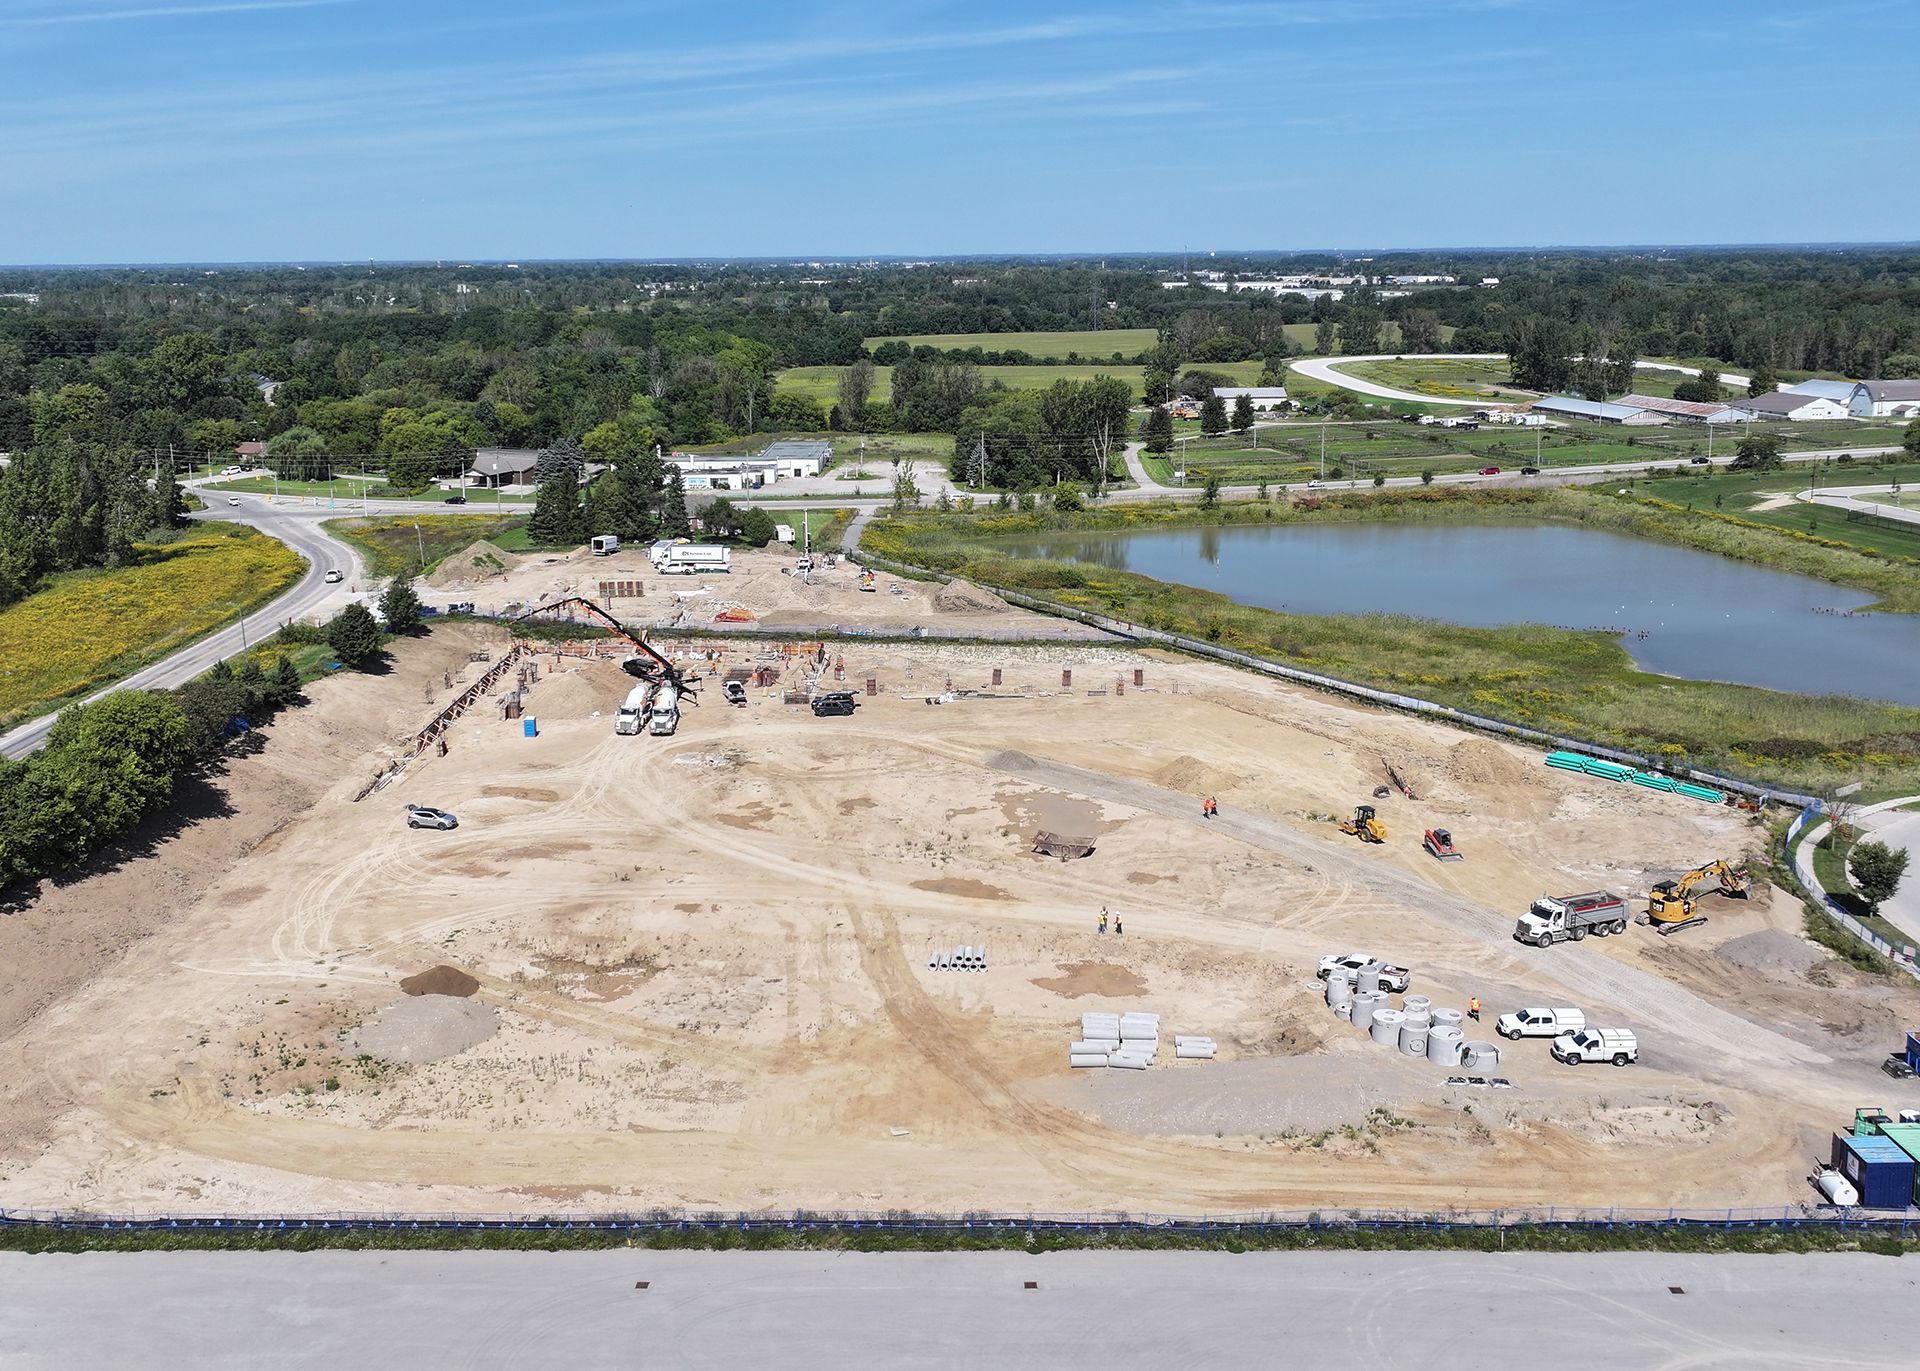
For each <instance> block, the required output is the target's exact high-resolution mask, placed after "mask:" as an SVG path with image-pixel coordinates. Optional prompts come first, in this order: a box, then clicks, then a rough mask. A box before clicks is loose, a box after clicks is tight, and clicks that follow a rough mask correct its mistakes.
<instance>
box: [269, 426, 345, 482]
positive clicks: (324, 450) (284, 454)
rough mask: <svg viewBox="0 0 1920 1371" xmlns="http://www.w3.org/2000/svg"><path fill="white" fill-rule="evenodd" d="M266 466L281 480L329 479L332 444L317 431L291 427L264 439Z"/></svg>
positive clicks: (331, 468)
mask: <svg viewBox="0 0 1920 1371" xmlns="http://www.w3.org/2000/svg"><path fill="white" fill-rule="evenodd" d="M267 463H268V465H269V466H271V467H272V468H273V469H274V470H275V471H277V472H278V473H280V477H281V479H283V480H289V481H325V480H329V479H331V477H332V476H333V457H332V445H331V444H329V443H328V442H327V440H326V438H325V437H323V436H322V435H321V433H320V431H319V430H318V429H314V428H309V427H307V426H306V425H305V424H295V425H294V426H293V427H292V428H289V429H287V430H285V431H284V432H281V433H276V434H275V435H274V436H273V437H271V438H269V439H268V440H267Z"/></svg>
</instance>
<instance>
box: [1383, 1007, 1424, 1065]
mask: <svg viewBox="0 0 1920 1371" xmlns="http://www.w3.org/2000/svg"><path fill="white" fill-rule="evenodd" d="M1376 1017H1377V1016H1376ZM1400 1050H1401V1051H1402V1052H1404V1053H1406V1054H1407V1055H1408V1056H1409V1057H1424V1056H1426V1055H1427V1026H1426V1025H1425V1024H1423V1023H1415V1022H1414V1021H1413V1020H1412V1019H1406V1020H1403V1021H1402V1022H1401V1024H1400Z"/></svg>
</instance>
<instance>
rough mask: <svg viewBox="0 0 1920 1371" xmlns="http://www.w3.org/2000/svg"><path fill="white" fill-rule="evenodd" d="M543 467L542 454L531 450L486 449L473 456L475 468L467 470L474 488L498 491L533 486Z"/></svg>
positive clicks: (516, 448) (515, 448) (468, 477)
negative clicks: (535, 475) (537, 471)
mask: <svg viewBox="0 0 1920 1371" xmlns="http://www.w3.org/2000/svg"><path fill="white" fill-rule="evenodd" d="M539 464H540V454H539V453H537V452H534V451H531V450H530V449H527V448H520V447H483V448H481V449H479V450H478V451H477V452H475V453H474V454H473V464H472V465H471V466H469V467H468V468H467V481H468V483H469V484H470V485H476V486H486V487H490V488H495V489H497V488H499V487H502V486H530V485H532V484H533V469H534V468H535V467H536V466H538V465H539Z"/></svg>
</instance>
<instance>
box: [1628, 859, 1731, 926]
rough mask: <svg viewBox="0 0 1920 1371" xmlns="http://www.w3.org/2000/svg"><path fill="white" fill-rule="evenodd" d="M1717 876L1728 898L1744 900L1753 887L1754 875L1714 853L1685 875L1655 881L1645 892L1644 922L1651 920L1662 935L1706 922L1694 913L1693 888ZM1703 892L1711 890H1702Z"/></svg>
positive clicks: (1721, 889) (1703, 894)
mask: <svg viewBox="0 0 1920 1371" xmlns="http://www.w3.org/2000/svg"><path fill="white" fill-rule="evenodd" d="M1715 877H1718V878H1719V881H1720V884H1719V886H1718V887H1717V889H1718V892H1719V893H1720V894H1722V895H1725V896H1728V897H1729V898H1731V899H1736V900H1744V899H1746V898H1747V893H1748V892H1749V891H1750V890H1751V889H1752V888H1753V879H1752V877H1750V876H1749V875H1748V874H1747V869H1746V868H1745V867H1739V866H1734V865H1732V864H1731V863H1729V862H1727V861H1725V860H1724V859H1722V858H1718V857H1716V858H1715V859H1714V860H1712V861H1710V862H1706V863H1704V864H1702V865H1700V866H1697V867H1695V868H1694V869H1693V870H1692V871H1689V872H1688V873H1687V874H1686V875H1684V876H1676V877H1675V878H1674V879H1672V880H1670V881H1660V882H1657V883H1656V884H1655V885H1654V887H1653V889H1652V890H1650V891H1649V892H1647V922H1648V923H1650V924H1652V925H1653V926H1654V927H1655V928H1656V929H1658V930H1659V931H1660V933H1661V934H1662V935H1663V936H1664V935H1666V934H1670V933H1678V932H1679V931H1680V930H1681V929H1683V928H1697V927H1699V926H1700V925H1701V924H1703V923H1705V922H1706V921H1707V920H1706V917H1705V916H1704V915H1699V914H1695V913H1694V909H1695V907H1696V905H1697V903H1698V901H1697V900H1696V899H1695V896H1694V890H1695V888H1696V887H1698V886H1699V885H1700V884H1701V883H1702V882H1704V881H1707V880H1710V879H1713V878H1715ZM1700 893H1701V895H1702V896H1705V895H1710V894H1713V893H1714V892H1713V891H1701V892H1700Z"/></svg>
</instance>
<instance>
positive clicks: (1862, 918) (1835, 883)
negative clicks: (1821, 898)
mask: <svg viewBox="0 0 1920 1371" xmlns="http://www.w3.org/2000/svg"><path fill="white" fill-rule="evenodd" d="M1861 837H1862V835H1861V834H1860V833H1858V832H1856V831H1853V830H1849V831H1848V832H1847V833H1845V834H1844V835H1843V834H1842V833H1841V832H1840V831H1839V826H1838V825H1834V826H1833V827H1831V828H1829V829H1828V830H1827V836H1826V837H1824V838H1822V839H1821V840H1820V841H1819V842H1817V843H1815V844H1814V845H1813V847H1812V849H1811V852H1812V854H1813V874H1814V877H1815V879H1817V880H1818V881H1819V882H1820V888H1821V889H1822V890H1824V891H1825V892H1826V893H1827V894H1829V895H1831V896H1832V897H1833V898H1834V900H1836V901H1837V902H1838V903H1839V904H1840V906H1841V907H1842V908H1843V909H1845V910H1846V911H1847V913H1849V914H1851V915H1852V916H1853V917H1854V918H1855V919H1857V920H1858V921H1859V922H1860V923H1862V924H1864V925H1865V926H1866V927H1867V928H1868V929H1869V930H1870V931H1871V932H1874V933H1877V934H1879V935H1880V936H1881V937H1882V938H1885V939H1886V940H1887V941H1888V942H1889V943H1891V944H1892V945H1893V946H1894V947H1896V948H1897V947H1901V946H1903V945H1907V944H1911V943H1912V942H1913V938H1912V936H1911V935H1910V934H1908V933H1907V932H1905V931H1904V930H1902V929H1900V928H1898V927H1896V926H1895V925H1893V924H1891V923H1889V922H1887V920H1885V919H1883V918H1881V917H1880V916H1879V915H1878V914H1875V913H1874V912H1873V911H1872V910H1871V909H1869V908H1868V907H1867V902H1866V901H1865V900H1863V899H1861V898H1860V896H1859V895H1858V894H1857V893H1856V892H1855V891H1854V888H1853V882H1852V881H1851V880H1849V879H1848V878H1847V862H1848V860H1849V859H1850V858H1851V856H1852V855H1853V845H1854V844H1855V843H1857V842H1859V841H1861Z"/></svg>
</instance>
